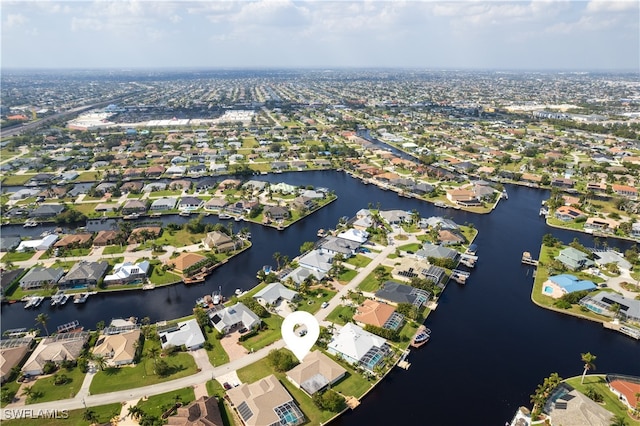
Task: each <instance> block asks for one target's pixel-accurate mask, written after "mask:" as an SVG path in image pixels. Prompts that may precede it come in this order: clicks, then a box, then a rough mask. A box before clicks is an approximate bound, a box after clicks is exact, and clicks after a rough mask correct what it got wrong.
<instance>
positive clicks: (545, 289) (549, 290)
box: [544, 285, 553, 294]
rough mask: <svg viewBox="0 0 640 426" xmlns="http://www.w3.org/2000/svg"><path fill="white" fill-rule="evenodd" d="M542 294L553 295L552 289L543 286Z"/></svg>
mask: <svg viewBox="0 0 640 426" xmlns="http://www.w3.org/2000/svg"><path fill="white" fill-rule="evenodd" d="M544 292H545V293H547V294H551V293H553V288H551V287H549V286H548V285H546V286H544Z"/></svg>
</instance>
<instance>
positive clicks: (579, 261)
mask: <svg viewBox="0 0 640 426" xmlns="http://www.w3.org/2000/svg"><path fill="white" fill-rule="evenodd" d="M556 260H558V261H560V262H562V263H563V264H564V265H565V266H566V267H567V268H569V269H571V270H573V271H577V270H578V269H583V268H588V267H589V266H593V265H594V264H595V263H594V261H593V260H591V259H589V255H588V254H586V253H584V252H582V251H580V250H577V249H575V248H573V247H567V248H565V249H562V250H561V251H560V253H559V254H558V256H556Z"/></svg>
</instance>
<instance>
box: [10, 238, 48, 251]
mask: <svg viewBox="0 0 640 426" xmlns="http://www.w3.org/2000/svg"><path fill="white" fill-rule="evenodd" d="M57 240H58V236H57V235H55V234H53V235H47V236H46V237H44V238H42V239H39V240H24V241H22V242H20V245H18V247H17V248H16V251H27V250H48V249H49V247H51V246H52V245H53V243H55V242H56V241H57Z"/></svg>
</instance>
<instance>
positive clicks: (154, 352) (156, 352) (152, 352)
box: [147, 346, 160, 371]
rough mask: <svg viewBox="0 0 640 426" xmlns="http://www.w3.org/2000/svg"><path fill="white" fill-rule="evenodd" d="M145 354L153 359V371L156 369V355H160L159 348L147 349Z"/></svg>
mask: <svg viewBox="0 0 640 426" xmlns="http://www.w3.org/2000/svg"><path fill="white" fill-rule="evenodd" d="M147 354H148V355H149V356H150V357H152V358H153V368H154V371H155V368H156V360H157V358H158V355H160V348H159V347H157V346H152V347H150V348H149V349H147Z"/></svg>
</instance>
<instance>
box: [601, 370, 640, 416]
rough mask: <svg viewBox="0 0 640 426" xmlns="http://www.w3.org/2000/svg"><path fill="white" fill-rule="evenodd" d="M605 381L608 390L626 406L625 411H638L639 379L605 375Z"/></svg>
mask: <svg viewBox="0 0 640 426" xmlns="http://www.w3.org/2000/svg"><path fill="white" fill-rule="evenodd" d="M605 379H606V382H607V386H609V390H610V391H611V392H613V394H614V395H615V396H616V397H618V399H619V400H620V401H622V402H623V403H624V404H625V405H626V406H627V410H629V412H633V410H637V409H638V394H640V377H637V376H619V375H617V374H607V375H606V377H605Z"/></svg>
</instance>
